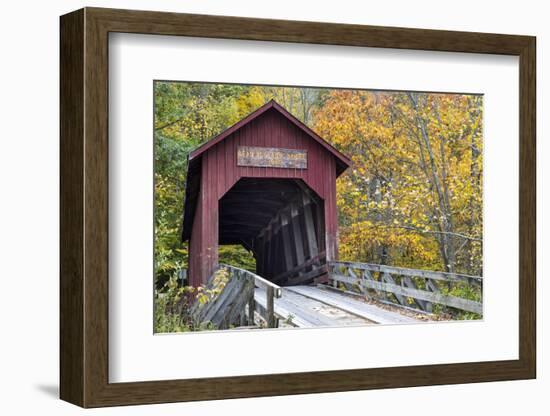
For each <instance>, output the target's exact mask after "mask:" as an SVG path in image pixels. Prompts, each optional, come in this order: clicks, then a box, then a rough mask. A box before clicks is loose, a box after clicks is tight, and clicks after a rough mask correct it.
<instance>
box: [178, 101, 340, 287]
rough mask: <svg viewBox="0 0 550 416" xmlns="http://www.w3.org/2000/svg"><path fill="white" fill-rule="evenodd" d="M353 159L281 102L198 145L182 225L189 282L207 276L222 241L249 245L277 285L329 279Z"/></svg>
mask: <svg viewBox="0 0 550 416" xmlns="http://www.w3.org/2000/svg"><path fill="white" fill-rule="evenodd" d="M349 165H350V159H349V158H347V157H346V156H344V155H343V154H342V153H340V152H338V151H337V150H336V149H335V148H334V147H332V146H331V145H330V144H329V143H327V142H326V141H325V140H323V139H322V138H321V137H319V136H318V135H317V134H316V133H315V132H314V131H312V130H311V129H310V128H308V127H307V126H306V125H304V124H303V123H302V122H300V121H299V120H298V119H296V118H295V117H294V116H293V115H292V114H290V113H289V112H288V111H286V110H285V109H284V108H283V107H281V106H280V105H279V104H277V103H276V102H275V101H270V102H269V103H267V104H265V105H264V106H262V107H260V108H259V109H258V110H256V111H254V112H253V113H252V114H250V115H248V116H247V117H245V118H244V119H242V120H241V121H239V122H238V123H236V124H235V125H233V126H232V127H230V128H228V129H227V130H225V131H224V132H222V133H221V134H219V135H218V136H216V137H214V138H213V139H211V140H210V141H208V142H206V143H204V144H203V145H202V146H201V147H199V148H198V149H196V150H195V151H193V152H192V153H191V154H190V155H189V164H188V172H187V188H186V196H185V207H184V219H183V232H182V240H183V241H187V240H189V241H190V243H189V276H190V284H191V285H193V286H198V285H200V284H203V283H206V282H207V280H208V278H209V277H210V275H211V274H212V273H213V271H214V270H215V269H216V268H217V266H218V245H220V244H222V245H223V244H241V245H243V246H244V247H245V248H246V249H248V250H250V251H251V252H252V253H253V255H254V257H255V259H256V272H257V274H259V275H260V276H262V277H264V278H266V279H268V280H270V281H272V282H275V283H277V284H280V285H283V286H287V285H295V284H305V283H310V282H313V281H326V278H327V266H326V264H327V262H328V261H332V260H337V258H338V238H337V234H338V222H337V212H336V178H337V177H338V176H340V175H341V174H342V173H343V172H344V171H345V170H346V169H347V168H348V167H349Z"/></svg>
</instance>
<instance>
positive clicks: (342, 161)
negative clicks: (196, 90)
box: [189, 100, 351, 176]
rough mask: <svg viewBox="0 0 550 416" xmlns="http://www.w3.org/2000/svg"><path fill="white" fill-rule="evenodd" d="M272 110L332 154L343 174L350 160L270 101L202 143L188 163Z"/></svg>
mask: <svg viewBox="0 0 550 416" xmlns="http://www.w3.org/2000/svg"><path fill="white" fill-rule="evenodd" d="M270 109H274V110H276V111H278V112H279V113H280V114H281V115H283V116H284V117H285V118H286V119H287V120H288V121H290V122H291V123H292V124H294V125H295V126H296V127H298V128H299V129H300V130H302V131H303V132H304V133H306V134H307V135H308V136H309V137H311V138H312V139H313V140H315V141H316V142H318V143H319V144H320V145H321V146H323V147H324V148H325V149H326V150H327V151H329V152H330V153H332V155H333V156H334V157H335V158H336V166H337V168H336V171H337V175H338V176H339V175H340V174H341V173H342V172H344V171H345V170H346V169H347V168H348V167H349V166H350V165H351V160H350V159H349V158H348V157H347V156H346V155H344V154H343V153H340V152H339V151H338V150H337V149H336V148H335V147H334V146H332V145H331V144H330V143H329V142H327V141H326V140H325V139H323V138H322V137H321V136H319V135H318V134H317V133H315V132H314V131H313V130H312V129H310V128H309V127H308V126H306V125H305V124H304V123H302V122H301V121H300V120H298V119H297V118H296V117H294V116H293V115H292V114H291V113H289V112H288V111H287V110H286V109H285V108H284V107H283V106H281V105H280V104H279V103H277V102H276V101H275V100H270V101H269V102H268V103H267V104H264V105H263V106H261V107H260V108H258V109H257V110H255V111H253V112H252V113H250V114H249V115H248V116H246V117H245V118H243V119H241V120H240V121H238V122H237V123H235V124H233V125H232V126H231V127H229V128H227V129H226V130H224V131H223V132H221V133H220V134H218V135H217V136H215V137H213V138H212V139H210V140H208V141H207V142H206V143H203V144H202V145H201V146H199V147H198V148H196V149H195V150H193V151H192V152H191V153H190V154H189V161H190V162H191V161H192V160H193V159H196V158H198V157H200V156H201V155H202V154H203V153H204V152H206V151H207V150H208V149H210V148H211V147H213V146H215V145H216V144H218V143H219V142H221V141H222V140H225V139H226V138H227V137H229V136H230V135H231V134H233V133H235V132H236V131H237V130H239V129H240V128H241V127H243V126H244V125H246V124H248V123H250V122H251V121H253V120H254V119H256V118H258V117H259V116H261V115H262V114H264V113H265V112H266V111H268V110H270Z"/></svg>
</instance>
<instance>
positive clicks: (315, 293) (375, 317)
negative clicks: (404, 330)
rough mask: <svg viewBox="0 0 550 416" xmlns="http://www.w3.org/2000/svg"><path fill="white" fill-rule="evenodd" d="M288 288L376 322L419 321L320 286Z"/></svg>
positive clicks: (400, 322) (399, 322) (398, 322)
mask: <svg viewBox="0 0 550 416" xmlns="http://www.w3.org/2000/svg"><path fill="white" fill-rule="evenodd" d="M286 290H288V291H292V292H295V293H298V294H300V295H303V296H306V297H309V298H311V299H314V300H316V301H319V302H322V303H325V304H327V305H330V306H334V307H336V308H338V309H341V310H343V311H346V312H349V313H351V314H353V315H357V316H359V317H361V318H363V319H366V320H368V321H370V322H374V323H379V324H402V323H415V322H419V321H418V320H416V319H413V318H410V317H408V316H404V315H401V314H399V313H397V312H392V311H387V310H385V309H381V308H378V307H376V306H374V305H370V304H368V303H366V302H362V301H359V300H356V299H353V298H351V297H349V296H347V295H342V294H339V293H335V292H329V291H327V290H323V289H320V288H319V287H313V286H292V287H288V288H285V291H286Z"/></svg>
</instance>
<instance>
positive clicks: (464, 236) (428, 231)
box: [377, 225, 483, 242]
mask: <svg viewBox="0 0 550 416" xmlns="http://www.w3.org/2000/svg"><path fill="white" fill-rule="evenodd" d="M377 227H385V228H402V229H405V230H410V231H415V232H417V233H419V234H438V235H450V236H453V237H460V238H464V239H466V240H471V241H480V242H482V241H483V239H481V238H478V237H472V236H469V235H466V234H461V233H455V232H450V231H433V230H423V229H421V228H417V227H411V226H408V225H378V226H377Z"/></svg>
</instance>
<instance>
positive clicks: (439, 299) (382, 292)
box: [328, 262, 483, 315]
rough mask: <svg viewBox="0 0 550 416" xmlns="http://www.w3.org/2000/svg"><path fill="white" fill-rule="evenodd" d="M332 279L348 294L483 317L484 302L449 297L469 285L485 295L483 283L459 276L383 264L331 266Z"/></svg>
mask: <svg viewBox="0 0 550 416" xmlns="http://www.w3.org/2000/svg"><path fill="white" fill-rule="evenodd" d="M328 267H329V279H330V280H332V282H333V285H334V287H338V285H339V284H342V285H344V286H345V287H346V289H347V290H352V291H359V292H361V293H364V294H367V295H372V294H373V292H374V295H376V296H377V297H378V298H382V299H384V300H386V301H388V300H389V301H391V302H393V303H397V304H400V305H403V306H411V303H412V304H413V305H415V306H416V307H417V308H419V309H421V310H423V311H427V312H432V308H433V304H434V303H436V304H441V305H445V306H449V307H452V308H455V309H460V310H463V311H467V312H473V313H476V314H479V315H482V314H483V305H482V303H481V302H477V301H473V300H470V299H464V298H462V297H458V296H452V295H449V294H445V293H444V292H445V291H450V289H452V288H453V286H456V285H466V286H469V287H470V288H471V289H473V290H474V291H476V293H479V294H480V295H481V291H482V284H483V279H482V277H480V276H470V275H465V274H459V273H446V272H435V271H429V270H415V269H407V268H404V267H392V266H385V265H380V264H369V263H353V262H329V263H328Z"/></svg>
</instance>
